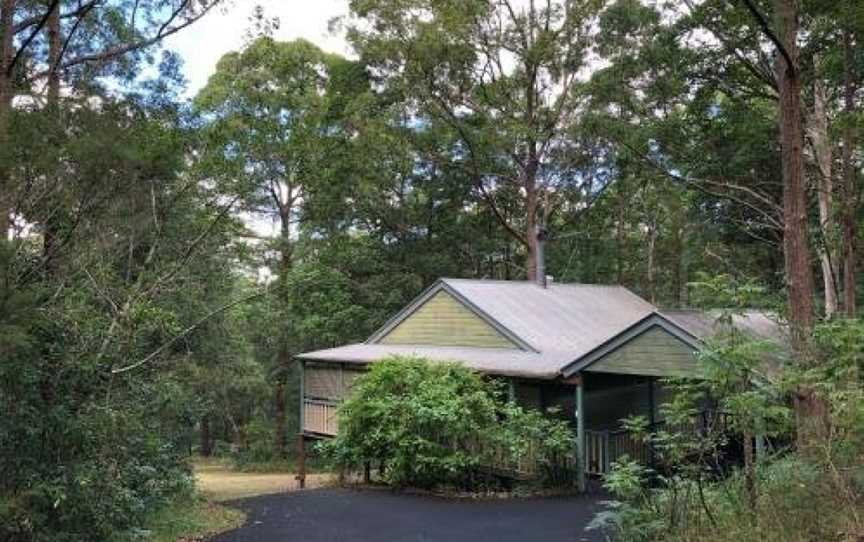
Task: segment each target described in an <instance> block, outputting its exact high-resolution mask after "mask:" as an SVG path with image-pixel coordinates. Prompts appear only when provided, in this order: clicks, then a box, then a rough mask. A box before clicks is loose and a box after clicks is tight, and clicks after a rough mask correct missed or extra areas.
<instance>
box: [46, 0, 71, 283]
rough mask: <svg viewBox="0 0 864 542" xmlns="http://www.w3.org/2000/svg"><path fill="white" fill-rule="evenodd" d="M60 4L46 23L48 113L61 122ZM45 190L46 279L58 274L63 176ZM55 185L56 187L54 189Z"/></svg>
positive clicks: (56, 178)
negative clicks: (58, 67)
mask: <svg viewBox="0 0 864 542" xmlns="http://www.w3.org/2000/svg"><path fill="white" fill-rule="evenodd" d="M62 3H63V2H62V1H58V2H57V5H55V6H54V9H52V10H51V12H50V13H49V14H48V19H47V20H46V23H45V30H46V37H47V41H48V67H49V71H48V111H49V113H50V114H51V115H53V116H54V117H55V118H56V119H58V120H59V115H60V70H59V69H56V67H57V66H58V65H59V64H60V54H61V52H62V41H63V40H62V36H61V33H60V6H61V5H62ZM45 182H46V183H47V184H48V185H49V186H47V187H46V192H45V193H46V197H45V200H44V203H45V206H44V209H43V213H44V217H45V219H44V223H43V225H42V226H43V228H44V231H43V235H42V261H43V265H44V269H45V273H46V274H47V275H54V274H55V273H56V272H57V268H58V263H57V257H58V251H59V250H60V237H61V234H60V229H61V227H62V222H63V220H64V216H65V214H66V213H65V212H64V209H63V195H62V192H63V186H62V184H63V180H62V176H61V175H56V176H53V178H52V176H50V175H49V176H48V177H47V178H46V179H45ZM52 184H53V186H51V185H52Z"/></svg>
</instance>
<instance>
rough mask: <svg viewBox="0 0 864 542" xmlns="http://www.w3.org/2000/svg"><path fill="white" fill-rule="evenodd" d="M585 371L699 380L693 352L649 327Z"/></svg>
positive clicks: (697, 363)
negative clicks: (694, 378)
mask: <svg viewBox="0 0 864 542" xmlns="http://www.w3.org/2000/svg"><path fill="white" fill-rule="evenodd" d="M586 370H587V371H591V372H603V373H613V374H627V375H643V376H658V377H699V376H700V366H699V362H698V360H697V359H696V354H695V352H694V351H693V348H692V347H690V346H688V345H687V344H686V343H684V342H683V341H682V340H680V339H678V338H677V337H675V336H674V335H672V334H671V333H669V332H668V331H666V330H664V329H662V328H660V327H653V328H651V329H649V330H647V331H645V332H644V333H642V334H640V335H639V336H637V337H635V338H633V339H631V340H630V341H628V342H627V343H625V344H623V345H621V346H620V347H619V348H617V349H615V350H613V351H612V352H609V353H608V354H606V355H605V356H604V357H602V358H600V359H599V360H598V361H596V362H595V363H593V364H592V365H590V366H589V367H588V368H587V369H586Z"/></svg>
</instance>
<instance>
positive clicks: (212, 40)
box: [165, 0, 350, 97]
mask: <svg viewBox="0 0 864 542" xmlns="http://www.w3.org/2000/svg"><path fill="white" fill-rule="evenodd" d="M258 5H260V6H261V7H262V8H263V9H264V14H265V16H266V17H268V18H270V17H278V19H279V22H280V26H279V29H278V30H277V31H276V32H275V34H274V37H275V38H276V39H278V40H283V41H290V40H293V39H297V38H304V39H307V40H309V41H311V42H312V43H315V44H316V45H318V46H319V47H321V49H323V50H324V51H327V52H331V53H339V54H341V55H346V56H350V48H349V47H348V44H347V43H346V41H345V38H344V36H343V35H341V34H337V35H333V34H331V33H330V32H329V30H328V23H329V21H330V20H331V19H332V18H334V17H339V16H342V15H346V14H347V13H348V0H234V1H229V2H228V3H227V4H226V5H225V6H224V7H217V8H215V10H214V11H213V12H211V13H208V14H207V15H205V16H204V17H203V18H202V19H201V20H200V21H198V22H196V23H195V24H194V25H192V26H191V27H189V28H188V29H185V30H182V31H180V32H178V33H177V34H175V35H173V36H171V37H170V38H169V39H168V40H166V43H165V45H166V47H168V48H170V49H173V50H174V51H177V52H178V53H179V54H180V55H181V56H182V57H183V60H184V63H185V67H184V71H185V75H186V78H187V79H188V80H189V88H188V90H187V94H188V95H189V96H190V97H192V96H194V95H195V94H196V93H197V92H198V91H199V90H200V89H201V87H203V86H204V85H205V84H206V83H207V79H208V78H209V77H210V75H211V74H212V73H213V72H214V71H215V69H216V63H217V62H218V61H219V59H220V58H221V57H222V55H224V54H225V53H228V52H230V51H236V50H238V49H240V48H241V47H242V46H243V40H244V36H245V35H246V31H247V30H248V29H249V28H250V26H251V25H250V16H251V15H252V13H253V11H254V10H255V6H258Z"/></svg>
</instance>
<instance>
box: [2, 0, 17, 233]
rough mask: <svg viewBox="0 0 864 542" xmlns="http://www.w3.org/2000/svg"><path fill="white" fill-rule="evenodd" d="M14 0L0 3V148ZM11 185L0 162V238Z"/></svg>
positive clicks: (9, 90) (7, 105) (7, 218)
mask: <svg viewBox="0 0 864 542" xmlns="http://www.w3.org/2000/svg"><path fill="white" fill-rule="evenodd" d="M15 3H16V0H3V3H2V4H0V148H3V147H4V146H5V145H6V140H7V134H6V130H7V126H6V124H7V122H8V116H9V110H10V109H11V107H12V77H11V75H10V74H9V71H10V68H9V66H10V65H11V64H12V58H13V56H14V52H15V44H14V41H13V38H14V33H13V32H12V27H13V25H14V22H15V20H14V14H15ZM11 193H12V187H11V186H10V180H9V172H8V169H7V168H6V165H5V164H3V163H0V240H6V239H7V238H8V236H9V225H10V219H11V217H12V195H11Z"/></svg>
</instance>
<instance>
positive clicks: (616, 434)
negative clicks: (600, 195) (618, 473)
mask: <svg viewBox="0 0 864 542" xmlns="http://www.w3.org/2000/svg"><path fill="white" fill-rule="evenodd" d="M625 455H626V456H628V457H629V458H630V459H633V460H635V461H638V462H640V463H642V464H648V463H649V462H650V460H651V450H650V448H649V447H648V445H647V444H645V443H644V442H643V441H642V440H641V439H639V438H637V437H635V436H634V435H633V434H632V433H631V432H629V431H627V430H624V429H621V430H618V431H585V472H587V473H588V474H606V473H607V472H609V470H610V468H611V466H612V463H614V462H615V461H618V460H619V459H621V458H622V457H624V456H625Z"/></svg>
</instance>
